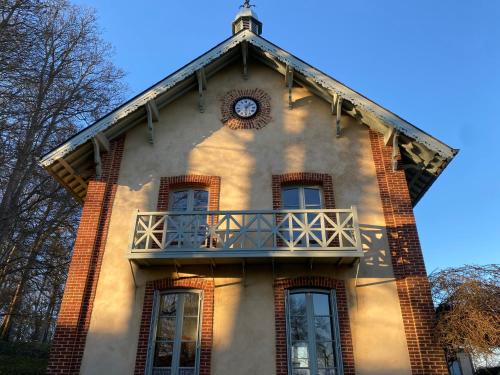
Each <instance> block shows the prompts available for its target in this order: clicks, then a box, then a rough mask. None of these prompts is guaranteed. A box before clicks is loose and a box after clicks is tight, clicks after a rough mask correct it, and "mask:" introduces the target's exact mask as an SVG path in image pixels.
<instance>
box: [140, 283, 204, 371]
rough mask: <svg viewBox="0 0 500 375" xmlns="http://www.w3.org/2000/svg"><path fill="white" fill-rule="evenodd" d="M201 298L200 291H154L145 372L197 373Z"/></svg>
mask: <svg viewBox="0 0 500 375" xmlns="http://www.w3.org/2000/svg"><path fill="white" fill-rule="evenodd" d="M201 299H202V294H201V292H200V291H198V290H172V291H164V292H157V293H156V295H155V299H154V306H153V324H152V326H151V334H150V338H151V342H150V346H149V351H148V364H149V365H148V372H147V373H148V374H152V375H195V374H198V369H199V359H200V355H199V353H200V310H201Z"/></svg>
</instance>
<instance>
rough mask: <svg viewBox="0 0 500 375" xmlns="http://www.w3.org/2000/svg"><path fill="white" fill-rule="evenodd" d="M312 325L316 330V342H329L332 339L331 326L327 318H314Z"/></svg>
mask: <svg viewBox="0 0 500 375" xmlns="http://www.w3.org/2000/svg"><path fill="white" fill-rule="evenodd" d="M314 325H315V329H316V340H317V341H318V342H321V341H330V340H331V339H332V326H331V324H330V318H329V317H322V318H314Z"/></svg>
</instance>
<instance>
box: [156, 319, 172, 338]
mask: <svg viewBox="0 0 500 375" xmlns="http://www.w3.org/2000/svg"><path fill="white" fill-rule="evenodd" d="M174 337H175V317H173V318H160V319H159V320H158V329H157V331H156V338H157V339H162V340H173V339H174Z"/></svg>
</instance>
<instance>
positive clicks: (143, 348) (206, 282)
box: [134, 277, 214, 375]
mask: <svg viewBox="0 0 500 375" xmlns="http://www.w3.org/2000/svg"><path fill="white" fill-rule="evenodd" d="M183 288H187V289H199V290H202V291H203V301H202V312H201V313H202V322H201V343H200V344H201V350H200V371H199V375H210V368H211V359H212V341H213V320H214V283H213V281H212V279H202V278H194V277H193V278H181V279H172V278H166V279H161V280H155V281H149V282H148V283H147V284H146V291H145V294H144V304H143V307H142V317H141V326H140V330H139V343H138V345H137V356H136V360H135V372H134V374H136V375H143V374H144V371H145V369H146V358H147V354H148V353H147V352H148V342H149V328H150V325H151V316H152V313H153V299H154V292H155V290H159V291H161V290H172V289H183Z"/></svg>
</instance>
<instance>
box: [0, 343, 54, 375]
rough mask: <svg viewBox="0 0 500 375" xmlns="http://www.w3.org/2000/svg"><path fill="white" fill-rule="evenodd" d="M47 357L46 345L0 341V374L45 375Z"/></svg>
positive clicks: (47, 347) (47, 348) (47, 349)
mask: <svg viewBox="0 0 500 375" xmlns="http://www.w3.org/2000/svg"><path fill="white" fill-rule="evenodd" d="M48 356H49V345H47V344H36V343H10V342H6V341H0V374H1V375H4V374H5V375H10V374H16V375H35V374H36V375H39V374H45V369H46V367H47V359H48Z"/></svg>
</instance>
